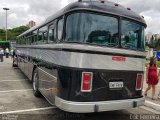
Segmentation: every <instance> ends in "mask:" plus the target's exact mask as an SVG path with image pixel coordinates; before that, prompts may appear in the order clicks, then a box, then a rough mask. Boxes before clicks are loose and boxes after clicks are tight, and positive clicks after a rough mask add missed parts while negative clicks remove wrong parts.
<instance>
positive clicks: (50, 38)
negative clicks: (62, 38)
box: [48, 24, 56, 43]
mask: <svg viewBox="0 0 160 120" xmlns="http://www.w3.org/2000/svg"><path fill="white" fill-rule="evenodd" d="M55 31H56V29H55V25H54V24H51V25H50V26H49V31H48V33H49V34H48V42H49V43H50V42H51V43H52V42H56V36H55V35H56V34H55Z"/></svg>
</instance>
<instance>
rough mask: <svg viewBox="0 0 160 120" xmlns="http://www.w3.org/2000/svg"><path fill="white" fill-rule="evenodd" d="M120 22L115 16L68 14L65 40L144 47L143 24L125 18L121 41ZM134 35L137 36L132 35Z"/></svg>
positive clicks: (124, 46)
mask: <svg viewBox="0 0 160 120" xmlns="http://www.w3.org/2000/svg"><path fill="white" fill-rule="evenodd" d="M118 24H119V22H118V18H116V17H113V16H106V15H100V14H92V13H83V12H80V13H73V14H70V15H68V17H67V20H66V36H65V41H66V42H74V43H86V44H93V45H103V46H109V47H120V46H122V48H126V49H144V35H143V33H144V32H143V31H144V30H143V29H142V26H141V25H139V24H136V23H134V22H129V21H125V20H123V21H122V25H121V29H122V30H121V31H120V32H121V33H122V35H121V43H120V39H119V30H118V29H119V25H118ZM133 35H135V38H133V37H131V36H133ZM127 37H128V38H127ZM128 39H129V40H128ZM133 39H134V40H133ZM127 40H128V41H129V42H128V41H127ZM131 41H132V42H131ZM133 41H134V42H133ZM133 44H134V45H133Z"/></svg>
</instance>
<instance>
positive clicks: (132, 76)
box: [18, 45, 144, 104]
mask: <svg viewBox="0 0 160 120" xmlns="http://www.w3.org/2000/svg"><path fill="white" fill-rule="evenodd" d="M43 47H44V46H43ZM85 47H86V46H85ZM46 48H48V47H47V45H46ZM18 52H19V54H27V56H28V58H29V59H30V61H34V63H36V65H37V66H38V71H39V86H40V91H41V92H42V94H43V95H44V96H45V97H46V98H47V99H48V100H49V101H50V103H52V104H54V96H55V95H57V96H58V97H60V98H62V99H64V100H68V101H77V102H91V101H95V102H96V101H109V100H122V99H135V98H141V97H142V91H141V90H138V91H136V88H135V86H136V79H137V74H144V72H143V70H144V69H143V68H144V66H143V64H142V63H143V62H144V59H143V58H134V57H133V58H131V57H125V61H114V60H112V55H99V54H89V53H80V52H79V53H76V52H66V51H54V50H48V49H45V48H43V49H38V48H37V49H34V48H30V49H27V48H18ZM34 55H36V56H34ZM51 56H52V57H51ZM55 56H56V57H55ZM113 56H114V53H113ZM22 61H23V62H22V64H23V66H25V65H26V66H28V65H29V64H31V63H29V62H25V60H24V59H22ZM26 63H28V64H26ZM31 65H32V64H31ZM20 66H21V65H20ZM26 66H25V70H23V69H24V67H22V71H25V73H26V75H27V76H29V74H28V73H27V72H26V71H29V69H30V68H29V67H28V68H27V67H26ZM100 68H102V69H100ZM27 69H28V70H27ZM31 69H32V67H31ZM82 72H92V73H93V83H92V91H91V92H88V93H85V92H82V91H81V80H82ZM116 81H118V82H123V83H124V87H123V89H110V88H109V83H110V82H116Z"/></svg>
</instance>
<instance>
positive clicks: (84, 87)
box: [81, 72, 93, 92]
mask: <svg viewBox="0 0 160 120" xmlns="http://www.w3.org/2000/svg"><path fill="white" fill-rule="evenodd" d="M92 78H93V73H92V72H82V81H81V91H82V92H91V90H92Z"/></svg>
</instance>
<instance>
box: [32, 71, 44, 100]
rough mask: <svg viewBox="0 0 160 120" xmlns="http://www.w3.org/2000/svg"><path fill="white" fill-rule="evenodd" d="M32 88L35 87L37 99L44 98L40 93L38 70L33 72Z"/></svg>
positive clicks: (34, 92)
mask: <svg viewBox="0 0 160 120" xmlns="http://www.w3.org/2000/svg"><path fill="white" fill-rule="evenodd" d="M32 87H33V94H34V96H36V97H42V94H41V93H40V91H39V75H38V70H37V69H35V70H34V71H33V77H32Z"/></svg>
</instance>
